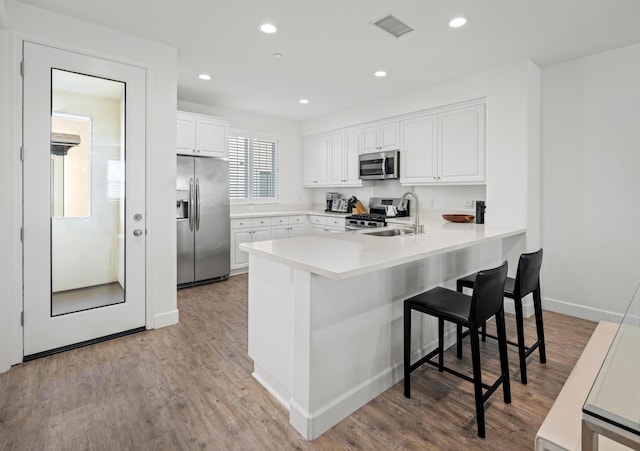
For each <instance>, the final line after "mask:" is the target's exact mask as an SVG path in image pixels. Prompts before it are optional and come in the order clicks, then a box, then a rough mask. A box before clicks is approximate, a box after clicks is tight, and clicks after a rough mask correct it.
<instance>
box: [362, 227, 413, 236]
mask: <svg viewBox="0 0 640 451" xmlns="http://www.w3.org/2000/svg"><path fill="white" fill-rule="evenodd" d="M365 234H366V235H373V236H399V235H402V229H385V230H376V231H374V232H365ZM404 234H405V235H413V230H408V229H404Z"/></svg>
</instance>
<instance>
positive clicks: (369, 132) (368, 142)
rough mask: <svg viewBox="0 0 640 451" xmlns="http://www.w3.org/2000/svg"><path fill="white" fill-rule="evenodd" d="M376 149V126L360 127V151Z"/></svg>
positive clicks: (368, 151)
mask: <svg viewBox="0 0 640 451" xmlns="http://www.w3.org/2000/svg"><path fill="white" fill-rule="evenodd" d="M378 150H380V149H378V126H374V127H367V128H363V129H362V151H361V153H370V152H377V151H378Z"/></svg>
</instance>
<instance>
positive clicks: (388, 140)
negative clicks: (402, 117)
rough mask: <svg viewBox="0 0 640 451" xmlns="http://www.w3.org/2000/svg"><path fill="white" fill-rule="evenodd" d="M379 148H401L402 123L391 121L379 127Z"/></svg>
mask: <svg viewBox="0 0 640 451" xmlns="http://www.w3.org/2000/svg"><path fill="white" fill-rule="evenodd" d="M378 148H379V149H380V150H398V149H399V148H400V124H399V123H398V122H391V123H389V124H384V125H381V126H380V127H379V128H378Z"/></svg>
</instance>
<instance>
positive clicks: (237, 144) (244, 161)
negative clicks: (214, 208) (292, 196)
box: [229, 135, 278, 200]
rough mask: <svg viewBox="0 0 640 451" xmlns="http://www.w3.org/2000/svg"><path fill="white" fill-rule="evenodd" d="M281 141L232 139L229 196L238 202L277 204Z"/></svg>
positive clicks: (230, 142)
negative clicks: (279, 144) (277, 173)
mask: <svg viewBox="0 0 640 451" xmlns="http://www.w3.org/2000/svg"><path fill="white" fill-rule="evenodd" d="M277 147H278V142H277V140H273V139H265V138H256V137H251V136H233V135H232V136H230V137H229V196H230V197H231V199H237V200H275V199H276V198H277V192H276V184H277V183H276V182H277V181H276V155H277Z"/></svg>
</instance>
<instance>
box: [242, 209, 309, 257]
mask: <svg viewBox="0 0 640 451" xmlns="http://www.w3.org/2000/svg"><path fill="white" fill-rule="evenodd" d="M307 223H308V221H307V215H292V216H275V217H259V218H237V219H232V220H231V269H236V270H238V269H243V268H246V267H247V265H248V264H249V259H248V255H249V254H247V253H246V252H244V251H241V250H240V249H239V246H240V244H241V243H252V242H255V241H265V240H278V239H281V238H293V237H296V236H303V235H307Z"/></svg>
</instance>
